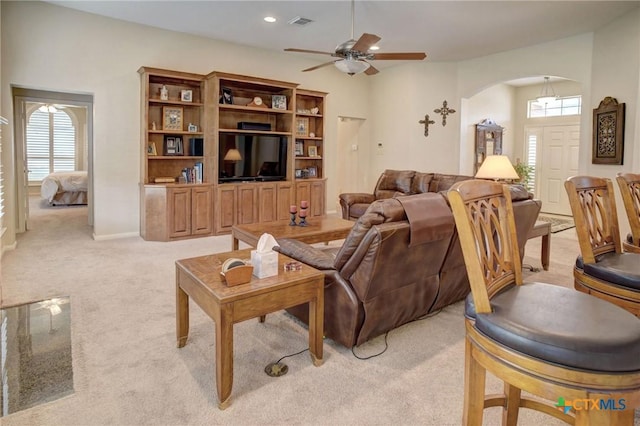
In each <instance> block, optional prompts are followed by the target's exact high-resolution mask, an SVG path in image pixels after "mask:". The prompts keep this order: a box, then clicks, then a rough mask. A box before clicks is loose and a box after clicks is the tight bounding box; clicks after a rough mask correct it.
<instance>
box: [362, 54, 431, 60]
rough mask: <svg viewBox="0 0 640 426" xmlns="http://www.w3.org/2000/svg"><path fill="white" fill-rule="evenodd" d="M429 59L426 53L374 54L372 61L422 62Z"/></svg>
mask: <svg viewBox="0 0 640 426" xmlns="http://www.w3.org/2000/svg"><path fill="white" fill-rule="evenodd" d="M426 57H427V54H426V53H424V52H403V53H374V54H373V58H371V59H381V60H394V59H396V60H398V59H399V60H418V61H420V60H422V59H424V58H426Z"/></svg>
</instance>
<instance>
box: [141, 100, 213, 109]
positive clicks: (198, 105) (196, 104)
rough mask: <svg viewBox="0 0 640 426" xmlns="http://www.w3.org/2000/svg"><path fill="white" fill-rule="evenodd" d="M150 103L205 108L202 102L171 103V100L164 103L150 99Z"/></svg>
mask: <svg viewBox="0 0 640 426" xmlns="http://www.w3.org/2000/svg"><path fill="white" fill-rule="evenodd" d="M149 103H154V104H164V105H181V106H192V107H201V106H204V104H203V103H200V102H184V101H171V100H168V101H163V100H162V99H149Z"/></svg>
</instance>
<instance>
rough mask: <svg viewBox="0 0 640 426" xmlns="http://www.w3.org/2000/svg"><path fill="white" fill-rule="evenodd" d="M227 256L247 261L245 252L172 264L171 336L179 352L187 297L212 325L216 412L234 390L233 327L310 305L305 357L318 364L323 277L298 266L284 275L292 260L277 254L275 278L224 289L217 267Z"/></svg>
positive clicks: (185, 328)
mask: <svg viewBox="0 0 640 426" xmlns="http://www.w3.org/2000/svg"><path fill="white" fill-rule="evenodd" d="M230 257H237V258H240V259H248V258H249V257H250V250H241V251H235V252H229V253H220V254H214V255H208V256H200V257H194V258H191V259H182V260H178V261H176V337H177V340H178V348H181V347H183V346H184V345H185V344H186V343H187V337H188V335H189V298H191V299H193V301H194V302H196V304H197V305H198V306H200V308H201V309H202V310H203V311H204V312H205V313H206V314H207V315H209V317H210V318H211V319H212V320H213V321H214V322H215V324H216V387H217V390H218V407H219V408H220V409H222V410H224V409H225V408H227V407H228V406H229V404H230V396H231V388H232V386H233V324H235V323H237V322H241V321H245V320H248V319H251V318H256V317H262V318H261V320H264V319H263V318H264V316H265V315H266V314H268V313H271V312H275V311H279V310H282V309H285V308H289V307H292V306H296V305H300V304H303V303H307V302H308V303H309V352H310V354H311V358H312V360H313V364H314V365H315V366H320V365H322V355H323V354H322V336H323V318H324V275H323V274H322V272H320V271H318V270H316V269H314V268H312V267H310V266H308V265H303V266H302V270H300V271H291V272H285V271H284V267H283V266H284V264H285V263H287V262H291V261H293V259H291V258H289V257H287V256H285V255H283V254H278V275H276V276H273V277H268V278H263V279H258V278H256V277H252V279H251V282H249V283H247V284H241V285H238V286H234V287H227V285H226V284H225V283H224V281H222V279H221V277H220V269H221V266H222V262H224V261H225V260H226V259H228V258H230Z"/></svg>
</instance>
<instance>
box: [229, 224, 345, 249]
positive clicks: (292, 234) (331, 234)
mask: <svg viewBox="0 0 640 426" xmlns="http://www.w3.org/2000/svg"><path fill="white" fill-rule="evenodd" d="M354 224H355V222H353V221H351V220H345V219H342V218H339V217H335V216H317V217H312V218H309V219H308V225H307V226H290V225H289V221H278V222H269V223H252V224H250V225H234V226H233V227H232V228H231V249H232V250H238V248H239V247H238V246H239V241H243V242H245V243H247V244H249V245H250V246H252V247H256V246H257V245H258V240H259V239H260V236H261V235H262V234H264V233H267V234H271V235H273V236H274V237H275V238H276V239H277V238H292V239H294V240H298V241H302V242H305V243H308V244H313V243H323V242H329V241H334V240H341V239H343V238H346V236H347V235H349V232H351V228H353V225H354Z"/></svg>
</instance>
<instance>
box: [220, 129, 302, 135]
mask: <svg viewBox="0 0 640 426" xmlns="http://www.w3.org/2000/svg"><path fill="white" fill-rule="evenodd" d="M218 131H219V132H220V133H237V134H245V135H249V134H251V135H274V136H291V132H273V131H270V130H241V129H219V130H218Z"/></svg>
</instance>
